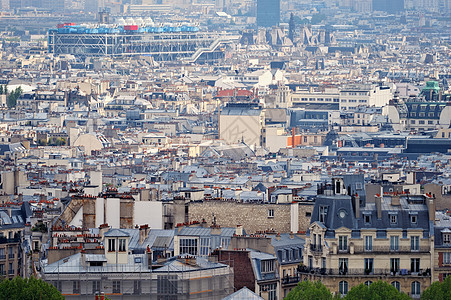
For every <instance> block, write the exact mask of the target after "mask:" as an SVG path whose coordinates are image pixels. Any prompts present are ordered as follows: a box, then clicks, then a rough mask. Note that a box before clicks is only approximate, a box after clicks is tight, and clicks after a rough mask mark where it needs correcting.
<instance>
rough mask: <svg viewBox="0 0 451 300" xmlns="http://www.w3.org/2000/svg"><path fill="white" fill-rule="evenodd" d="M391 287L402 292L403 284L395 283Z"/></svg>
mask: <svg viewBox="0 0 451 300" xmlns="http://www.w3.org/2000/svg"><path fill="white" fill-rule="evenodd" d="M391 285H392V286H393V287H394V288H395V289H397V290H398V292H400V291H401V284H400V283H399V281H393V282H392V283H391Z"/></svg>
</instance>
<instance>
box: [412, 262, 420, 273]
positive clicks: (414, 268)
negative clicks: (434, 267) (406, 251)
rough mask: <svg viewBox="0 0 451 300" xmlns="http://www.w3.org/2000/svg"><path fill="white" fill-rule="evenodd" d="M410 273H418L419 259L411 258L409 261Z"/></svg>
mask: <svg viewBox="0 0 451 300" xmlns="http://www.w3.org/2000/svg"><path fill="white" fill-rule="evenodd" d="M410 272H412V273H418V272H420V259H419V258H411V259H410Z"/></svg>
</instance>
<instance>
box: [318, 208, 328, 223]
mask: <svg viewBox="0 0 451 300" xmlns="http://www.w3.org/2000/svg"><path fill="white" fill-rule="evenodd" d="M327 210H328V207H327V206H320V207H319V218H318V220H319V221H320V222H321V223H325V222H326V217H327Z"/></svg>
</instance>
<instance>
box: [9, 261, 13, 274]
mask: <svg viewBox="0 0 451 300" xmlns="http://www.w3.org/2000/svg"><path fill="white" fill-rule="evenodd" d="M8 274H9V275H13V274H14V268H13V263H9V267H8Z"/></svg>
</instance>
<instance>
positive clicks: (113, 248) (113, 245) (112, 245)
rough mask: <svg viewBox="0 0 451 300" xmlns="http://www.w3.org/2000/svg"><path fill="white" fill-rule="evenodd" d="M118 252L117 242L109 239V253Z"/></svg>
mask: <svg viewBox="0 0 451 300" xmlns="http://www.w3.org/2000/svg"><path fill="white" fill-rule="evenodd" d="M115 251H116V240H114V239H108V252H115Z"/></svg>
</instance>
